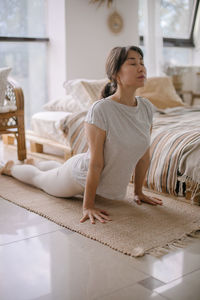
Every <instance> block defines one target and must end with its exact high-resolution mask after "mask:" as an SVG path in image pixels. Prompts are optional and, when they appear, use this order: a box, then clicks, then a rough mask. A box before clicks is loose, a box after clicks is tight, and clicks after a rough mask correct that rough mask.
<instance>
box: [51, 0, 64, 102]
mask: <svg viewBox="0 0 200 300" xmlns="http://www.w3.org/2000/svg"><path fill="white" fill-rule="evenodd" d="M65 2H66V0H59V2H58V1H55V0H48V12H47V21H48V32H47V35H48V37H49V39H50V42H49V44H48V100H53V99H57V98H59V97H60V96H62V95H64V94H65V91H64V88H63V86H62V84H63V82H64V81H65V80H66V14H65Z"/></svg>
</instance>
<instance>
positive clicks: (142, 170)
mask: <svg viewBox="0 0 200 300" xmlns="http://www.w3.org/2000/svg"><path fill="white" fill-rule="evenodd" d="M149 163H150V150H149V148H148V150H147V151H146V152H145V154H144V155H143V156H142V158H140V160H139V161H138V163H137V165H136V168H135V186H134V188H135V195H141V194H142V187H143V183H144V178H145V175H146V172H147V169H148V167H149Z"/></svg>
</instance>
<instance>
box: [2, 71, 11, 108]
mask: <svg viewBox="0 0 200 300" xmlns="http://www.w3.org/2000/svg"><path fill="white" fill-rule="evenodd" d="M10 71H11V68H8V67H5V68H0V107H2V106H4V101H5V93H6V86H7V77H8V74H9V73H10ZM3 112H4V111H3Z"/></svg>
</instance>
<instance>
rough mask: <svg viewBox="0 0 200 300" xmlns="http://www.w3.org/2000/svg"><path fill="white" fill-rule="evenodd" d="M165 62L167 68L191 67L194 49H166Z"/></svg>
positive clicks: (164, 50) (164, 52)
mask: <svg viewBox="0 0 200 300" xmlns="http://www.w3.org/2000/svg"><path fill="white" fill-rule="evenodd" d="M163 62H164V65H165V66H166V67H167V66H191V64H192V49H191V48H181V47H164V48H163Z"/></svg>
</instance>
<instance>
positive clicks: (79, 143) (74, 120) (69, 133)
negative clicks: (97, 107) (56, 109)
mask: <svg viewBox="0 0 200 300" xmlns="http://www.w3.org/2000/svg"><path fill="white" fill-rule="evenodd" d="M86 114H87V110H85V111H82V112H77V113H73V114H71V115H68V116H66V117H65V118H63V119H62V120H61V121H60V124H59V128H60V129H61V130H62V131H63V134H64V135H65V137H66V138H67V142H68V143H69V145H70V147H71V150H72V153H73V155H75V154H78V153H83V152H86V151H87V149H88V145H87V140H86V136H85V131H84V120H85V117H86Z"/></svg>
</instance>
